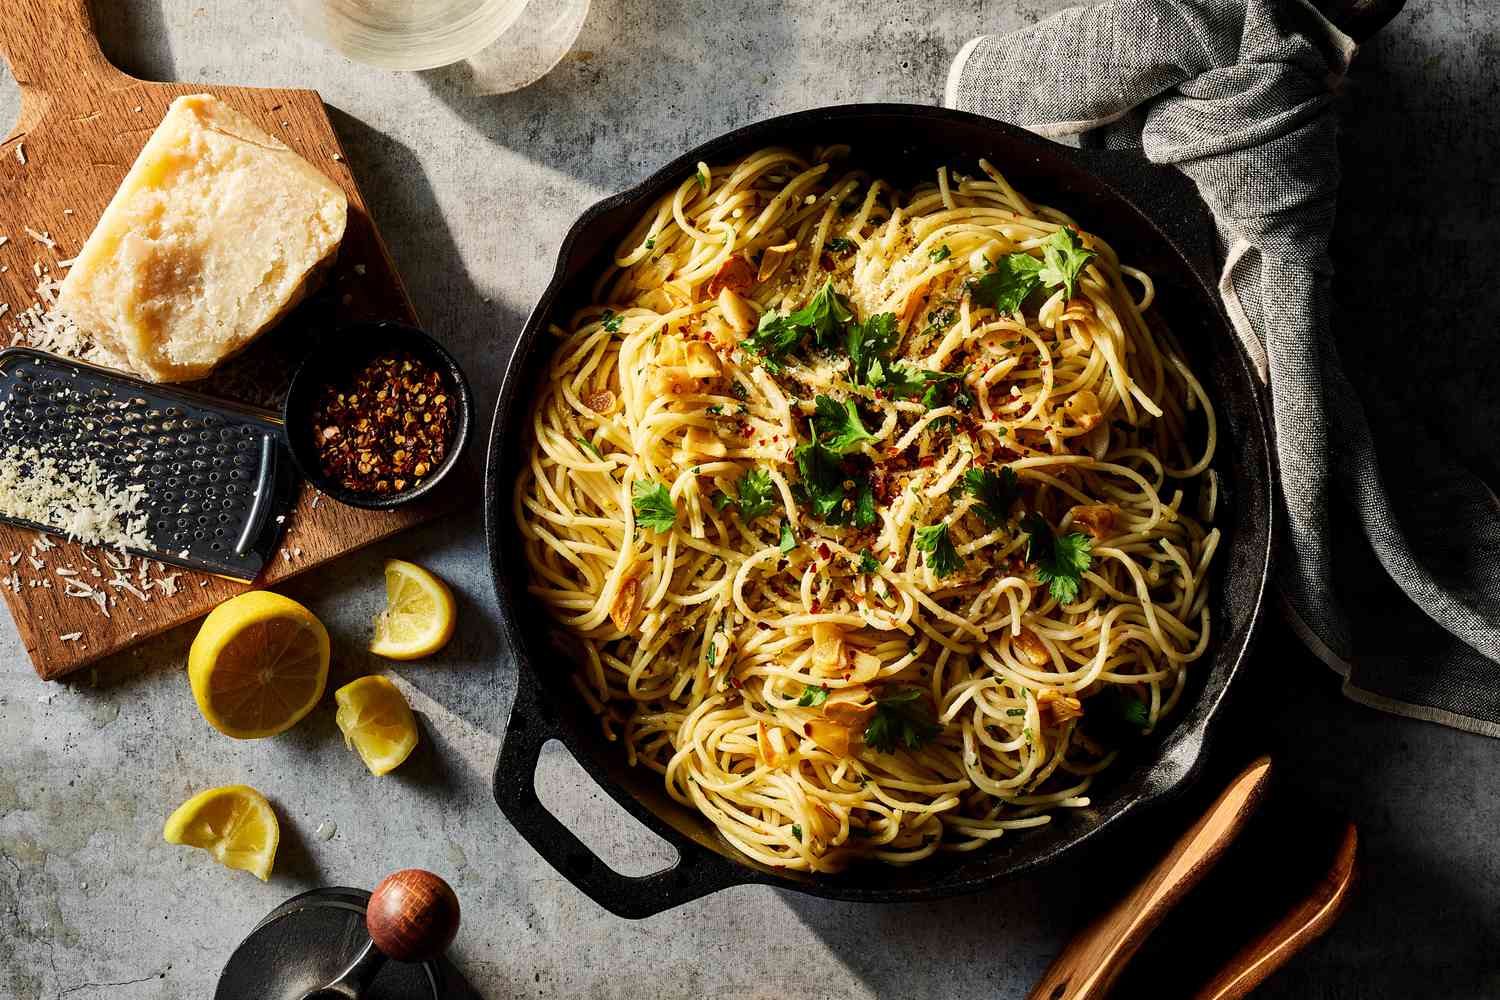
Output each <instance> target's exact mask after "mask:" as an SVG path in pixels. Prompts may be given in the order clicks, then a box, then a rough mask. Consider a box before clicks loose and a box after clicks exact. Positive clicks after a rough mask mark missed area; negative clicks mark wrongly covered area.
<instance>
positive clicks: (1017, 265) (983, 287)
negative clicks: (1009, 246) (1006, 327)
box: [969, 253, 1044, 313]
mask: <svg viewBox="0 0 1500 1000" xmlns="http://www.w3.org/2000/svg"><path fill="white" fill-rule="evenodd" d="M1043 266H1044V265H1043V264H1042V262H1041V261H1039V260H1037V259H1036V258H1035V257H1033V256H1031V254H1028V253H1012V254H1006V255H1005V256H1004V257H1001V258H1000V260H999V261H998V262H997V263H996V264H995V266H994V268H993V269H992V270H990V271H989V272H987V273H986V274H985V275H984V276H983V277H981V278H971V279H970V280H969V291H970V293H971V294H972V295H973V296H974V301H976V302H978V303H979V304H981V305H987V306H989V307H990V308H992V309H994V310H995V311H996V312H1002V313H1013V312H1015V311H1016V310H1017V309H1019V308H1021V303H1022V302H1025V301H1026V296H1028V295H1030V294H1031V293H1032V292H1033V291H1035V290H1036V289H1037V287H1038V286H1039V285H1040V284H1041V283H1042V268H1043Z"/></svg>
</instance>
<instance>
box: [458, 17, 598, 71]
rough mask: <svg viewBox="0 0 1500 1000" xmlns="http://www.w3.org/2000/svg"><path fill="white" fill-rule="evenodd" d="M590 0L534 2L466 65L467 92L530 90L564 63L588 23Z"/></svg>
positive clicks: (471, 57) (470, 58) (464, 64)
mask: <svg viewBox="0 0 1500 1000" xmlns="http://www.w3.org/2000/svg"><path fill="white" fill-rule="evenodd" d="M590 2H591V0H530V3H528V4H527V5H526V9H525V10H523V11H522V12H521V16H520V17H519V18H517V19H516V21H515V23H514V24H512V25H511V26H510V27H509V28H507V29H505V31H504V32H503V33H502V34H501V35H500V37H499V38H497V39H496V40H495V41H494V42H492V43H491V44H490V45H488V46H486V47H485V48H484V49H483V50H482V51H480V52H478V53H476V54H474V55H472V56H470V57H469V58H468V59H466V60H464V62H463V69H464V70H465V72H464V76H466V77H467V78H468V79H467V80H466V81H465V83H464V90H465V91H467V92H468V93H470V94H480V95H487V94H509V93H511V92H512V91H516V90H520V89H521V88H522V87H529V86H531V85H532V84H533V83H536V82H537V81H538V80H540V79H541V78H542V77H544V76H546V75H547V74H548V73H550V72H552V69H553V68H554V67H555V66H556V65H557V64H558V63H559V62H561V61H562V58H563V56H565V55H567V54H568V50H570V49H571V48H572V47H573V43H574V42H576V41H577V40H578V34H579V32H581V31H582V30H583V23H584V21H586V20H588V16H589V4H590Z"/></svg>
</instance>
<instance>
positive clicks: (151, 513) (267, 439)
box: [0, 347, 298, 581]
mask: <svg viewBox="0 0 1500 1000" xmlns="http://www.w3.org/2000/svg"><path fill="white" fill-rule="evenodd" d="M0 449H3V450H4V452H6V453H7V460H8V461H16V459H17V454H19V456H20V466H21V468H20V469H19V470H17V471H18V473H19V476H20V477H22V478H24V477H27V476H30V475H34V474H35V470H34V468H32V466H34V465H35V463H37V462H46V461H47V460H49V459H52V460H55V462H56V464H57V465H58V466H62V467H64V468H80V467H82V466H83V465H85V464H86V463H93V464H94V465H96V466H97V467H98V468H99V469H100V470H102V472H103V473H104V478H105V479H106V480H107V482H108V486H109V488H110V489H111V490H112V491H122V492H123V491H132V492H134V493H135V494H137V495H138V496H139V501H138V504H137V506H136V508H135V515H134V516H132V518H131V521H132V523H137V524H140V526H141V528H142V531H141V533H140V534H141V536H142V537H144V538H146V539H147V540H148V541H149V544H148V545H144V546H134V545H128V546H126V549H127V551H130V552H133V553H136V554H138V555H142V556H146V557H148V558H151V559H158V560H160V561H162V562H165V563H171V564H173V565H175V566H182V567H184V568H187V569H193V570H203V571H206V572H210V573H218V574H221V575H223V576H229V577H234V578H236V579H240V580H246V581H249V580H253V579H255V577H256V576H257V575H258V574H259V573H260V570H261V567H263V566H264V565H265V564H266V563H267V562H268V561H269V560H270V559H271V558H272V556H273V555H274V553H275V551H276V548H277V544H278V541H279V539H280V537H281V532H282V525H283V522H284V521H285V520H286V512H287V511H288V510H290V509H291V506H292V504H293V503H294V502H295V500H296V496H297V485H298V480H297V476H296V473H295V470H294V468H293V465H292V461H291V456H290V455H289V454H288V453H287V450H286V445H285V435H284V433H283V431H282V421H281V419H280V417H279V416H278V415H276V414H274V413H271V412H270V411H267V410H259V409H256V408H254V407H249V406H243V405H240V404H237V403H233V402H229V401H227V400H222V399H216V398H214V397H212V396H205V395H203V394H201V393H196V392H191V391H188V390H184V389H178V388H174V387H171V386H164V385H157V384H154V383H151V382H143V381H141V380H139V379H135V378H131V377H130V376H127V375H122V374H120V373H118V372H115V371H111V370H109V369H106V368H100V367H97V366H94V365H90V364H85V363H82V362H77V361H70V360H65V359H62V358H59V357H56V356H55V355H51V354H47V353H44V352H42V351H36V350H31V349H29V348H23V347H12V348H6V349H5V350H0ZM12 449H17V452H16V453H13V452H12ZM140 518H143V519H144V520H143V522H142V521H140V520H138V519H140ZM0 520H3V521H6V522H9V523H11V524H18V525H22V526H24V527H28V528H35V529H37V530H40V531H46V532H50V533H53V534H65V532H62V531H60V530H58V529H57V528H55V527H52V526H49V525H47V524H42V523H39V522H37V521H33V520H27V519H25V518H21V517H13V516H9V515H7V514H5V513H3V512H0Z"/></svg>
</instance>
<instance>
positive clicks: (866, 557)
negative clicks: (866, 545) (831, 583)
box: [855, 549, 880, 573]
mask: <svg viewBox="0 0 1500 1000" xmlns="http://www.w3.org/2000/svg"><path fill="white" fill-rule="evenodd" d="M855 569H857V570H859V571H860V572H861V573H879V572H880V560H879V559H876V558H875V553H873V552H871V551H870V550H869V549H864V550H863V551H861V552H860V554H859V564H858V565H857V566H855Z"/></svg>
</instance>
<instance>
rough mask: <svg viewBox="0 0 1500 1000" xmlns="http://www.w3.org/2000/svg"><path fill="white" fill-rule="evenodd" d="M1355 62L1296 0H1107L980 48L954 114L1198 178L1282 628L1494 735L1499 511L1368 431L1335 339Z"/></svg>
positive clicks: (1435, 455)
mask: <svg viewBox="0 0 1500 1000" xmlns="http://www.w3.org/2000/svg"><path fill="white" fill-rule="evenodd" d="M1396 7H1397V8H1399V4H1397V5H1396ZM1354 54H1355V44H1354V42H1353V41H1352V40H1351V39H1350V38H1349V37H1348V36H1347V35H1345V34H1344V33H1343V32H1342V31H1340V30H1339V29H1338V28H1337V27H1335V26H1334V25H1333V24H1332V23H1330V22H1329V21H1328V20H1327V19H1325V18H1324V17H1323V16H1322V15H1321V14H1320V13H1319V12H1318V11H1317V10H1316V9H1315V8H1314V7H1312V6H1311V5H1310V4H1307V3H1305V2H1302V0H1196V2H1194V0H1113V2H1109V3H1101V4H1098V5H1096V6H1091V7H1078V8H1072V9H1069V10H1065V11H1062V12H1060V13H1058V14H1056V15H1055V16H1053V17H1051V18H1049V19H1047V20H1045V21H1042V22H1040V23H1038V24H1036V25H1034V26H1032V27H1029V28H1026V29H1024V30H1021V31H1017V32H1013V33H1011V34H1008V35H990V36H984V37H981V38H976V39H974V40H973V41H971V42H970V43H969V44H968V45H966V46H964V48H963V49H962V51H960V52H959V54H958V56H957V58H956V59H955V60H954V62H953V67H952V69H951V70H950V72H949V76H948V86H947V93H946V95H945V102H946V104H947V105H948V106H949V107H953V108H960V109H963V110H967V111H974V112H977V113H980V114H984V115H989V116H991V117H995V118H1000V119H1003V120H1005V121H1008V122H1013V123H1015V124H1017V125H1021V126H1024V127H1025V128H1028V129H1030V130H1032V131H1034V132H1036V133H1038V134H1041V135H1044V136H1049V137H1054V138H1059V137H1063V136H1072V135H1078V134H1080V133H1084V132H1096V133H1097V136H1096V137H1099V138H1102V140H1103V144H1104V145H1106V146H1109V147H1112V148H1130V149H1138V150H1140V151H1141V152H1142V153H1143V154H1144V155H1145V156H1146V157H1147V158H1148V159H1149V160H1151V161H1152V162H1154V163H1160V164H1171V165H1173V166H1175V167H1176V168H1177V169H1179V170H1181V171H1182V172H1183V173H1184V174H1186V175H1187V176H1188V177H1190V178H1191V179H1192V180H1193V181H1194V183H1195V184H1196V185H1197V188H1198V192H1199V194H1200V195H1201V196H1202V197H1203V200H1204V201H1205V202H1206V203H1207V205H1208V207H1209V208H1210V210H1211V211H1212V212H1213V215H1214V218H1215V220H1216V222H1217V226H1218V236H1219V249H1220V265H1221V271H1220V279H1219V292H1220V294H1221V296H1222V297H1223V300H1224V305H1225V307H1226V309H1227V311H1228V314H1229V317H1230V319H1231V321H1232V322H1233V324H1234V327H1235V330H1236V331H1237V332H1238V334H1239V336H1240V338H1241V340H1242V341H1243V342H1244V344H1245V347H1246V349H1247V350H1248V351H1249V353H1250V356H1251V358H1252V359H1253V360H1254V362H1255V365H1256V366H1257V369H1258V371H1259V374H1260V378H1261V380H1262V384H1263V388H1264V391H1265V394H1266V400H1267V405H1268V407H1269V410H1270V412H1271V413H1272V415H1273V420H1274V436H1275V440H1274V453H1275V456H1276V460H1277V464H1278V467H1279V473H1280V476H1279V478H1280V496H1281V502H1282V504H1283V507H1284V511H1285V515H1286V523H1287V525H1288V530H1287V532H1286V537H1285V544H1284V548H1283V551H1282V553H1281V558H1280V565H1279V571H1278V573H1279V584H1280V590H1281V595H1282V598H1283V605H1284V607H1285V610H1286V613H1287V616H1288V618H1289V620H1290V621H1291V622H1292V624H1293V626H1294V628H1295V629H1296V630H1297V631H1298V633H1299V634H1300V635H1301V636H1302V638H1303V640H1304V641H1305V642H1306V643H1307V645H1308V646H1309V648H1311V649H1312V650H1313V651H1314V652H1315V653H1316V654H1317V655H1318V656H1319V657H1321V658H1322V659H1323V660H1325V661H1326V662H1327V663H1329V665H1331V666H1332V667H1334V669H1336V670H1337V671H1339V673H1341V674H1342V675H1343V676H1344V678H1345V685H1344V686H1345V691H1346V692H1347V693H1348V694H1349V696H1350V697H1352V698H1354V699H1356V700H1358V701H1361V702H1364V703H1365V704H1368V705H1372V706H1374V707H1376V708H1381V709H1384V710H1387V711H1391V712H1398V713H1400V714H1403V715H1408V716H1412V717H1415V718H1421V719H1427V720H1430V721H1433V722H1440V723H1443V724H1446V725H1450V726H1455V727H1457V728H1460V729H1465V730H1469V731H1472V732H1477V733H1483V734H1486V735H1489V736H1500V503H1497V500H1496V497H1495V495H1494V493H1492V492H1491V491H1490V489H1489V488H1488V487H1487V486H1486V485H1485V484H1484V483H1483V482H1482V481H1481V480H1480V479H1479V478H1478V477H1477V476H1475V475H1473V474H1472V473H1471V472H1470V471H1468V470H1467V469H1465V468H1464V467H1463V466H1462V465H1461V464H1459V463H1458V462H1457V461H1454V460H1451V459H1450V458H1449V457H1448V456H1446V455H1445V454H1444V448H1443V443H1442V442H1441V441H1439V440H1432V439H1423V438H1421V437H1420V434H1421V432H1420V431H1419V430H1417V429H1415V428H1414V427H1412V426H1410V422H1401V423H1400V424H1399V425H1397V423H1396V422H1395V421H1394V420H1393V419H1392V418H1390V417H1385V418H1383V419H1382V420H1378V421H1376V420H1373V418H1371V417H1368V416H1367V414H1366V411H1365V409H1364V408H1363V407H1362V405H1361V403H1360V400H1359V398H1358V396H1357V395H1356V394H1355V392H1354V390H1353V388H1352V387H1351V385H1350V382H1349V380H1348V379H1347V378H1346V377H1345V375H1344V372H1343V369H1342V367H1341V365H1340V363H1339V359H1338V355H1337V351H1336V349H1335V347H1334V340H1333V337H1332V335H1331V333H1330V323H1331V322H1332V321H1336V310H1335V308H1334V305H1333V302H1332V300H1331V294H1330V278H1331V275H1332V269H1333V266H1332V262H1331V260H1330V258H1329V252H1328V246H1329V238H1330V234H1331V232H1332V228H1333V221H1334V206H1335V200H1336V195H1337V193H1338V185H1339V161H1338V148H1337V122H1336V120H1335V116H1334V107H1333V102H1334V97H1333V88H1334V87H1335V86H1336V85H1337V83H1338V81H1339V80H1340V78H1341V77H1342V76H1343V74H1344V72H1345V71H1346V69H1347V68H1348V66H1349V63H1350V60H1351V59H1352V58H1353V57H1354ZM1371 412H1372V413H1373V412H1374V411H1371ZM1395 440H1399V441H1401V442H1402V446H1401V447H1400V448H1399V450H1398V449H1394V448H1392V447H1391V446H1390V442H1391V441H1395ZM1377 441H1379V442H1380V443H1381V444H1382V445H1383V446H1384V447H1382V448H1381V449H1379V455H1380V456H1384V457H1385V458H1386V460H1387V463H1391V458H1392V456H1393V455H1399V457H1400V462H1401V466H1400V467H1399V468H1391V467H1387V468H1385V469H1382V466H1381V462H1380V461H1379V457H1378V455H1377V447H1376V442H1377Z"/></svg>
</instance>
